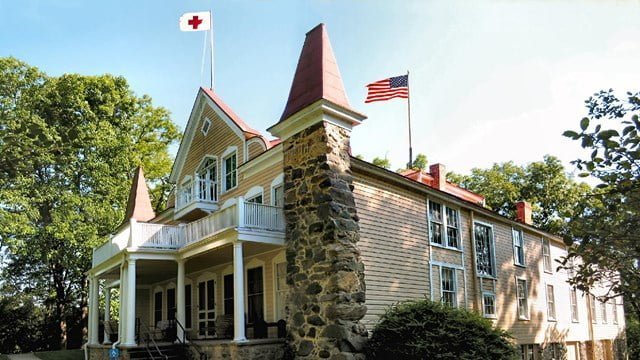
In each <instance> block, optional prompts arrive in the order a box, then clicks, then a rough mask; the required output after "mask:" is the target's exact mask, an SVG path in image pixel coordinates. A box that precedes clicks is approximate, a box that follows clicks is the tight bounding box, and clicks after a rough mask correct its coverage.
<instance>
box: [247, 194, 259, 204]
mask: <svg viewBox="0 0 640 360" xmlns="http://www.w3.org/2000/svg"><path fill="white" fill-rule="evenodd" d="M247 202H248V203H254V204H262V194H260V195H256V196H253V197H250V198H249V199H247Z"/></svg>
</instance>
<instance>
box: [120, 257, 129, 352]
mask: <svg viewBox="0 0 640 360" xmlns="http://www.w3.org/2000/svg"><path fill="white" fill-rule="evenodd" d="M128 275H129V272H128V270H127V265H126V264H125V263H123V264H122V265H121V266H120V304H119V308H120V312H119V318H120V321H118V341H119V342H120V344H124V343H125V340H126V338H127V337H126V332H127V327H126V326H125V324H126V323H127V276H128Z"/></svg>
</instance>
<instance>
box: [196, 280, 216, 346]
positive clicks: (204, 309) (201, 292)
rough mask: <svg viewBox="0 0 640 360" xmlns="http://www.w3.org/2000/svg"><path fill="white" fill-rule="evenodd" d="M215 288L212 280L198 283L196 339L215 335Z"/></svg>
mask: <svg viewBox="0 0 640 360" xmlns="http://www.w3.org/2000/svg"><path fill="white" fill-rule="evenodd" d="M215 288H216V283H215V281H214V280H213V279H212V280H206V281H201V282H199V283H198V337H201V338H206V337H213V336H214V335H215V319H216V302H215Z"/></svg>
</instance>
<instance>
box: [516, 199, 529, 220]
mask: <svg viewBox="0 0 640 360" xmlns="http://www.w3.org/2000/svg"><path fill="white" fill-rule="evenodd" d="M516 220H517V221H519V222H521V223H525V224H527V225H531V224H533V220H532V219H531V204H529V203H528V202H526V201H518V202H517V203H516Z"/></svg>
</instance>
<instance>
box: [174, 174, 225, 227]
mask: <svg viewBox="0 0 640 360" xmlns="http://www.w3.org/2000/svg"><path fill="white" fill-rule="evenodd" d="M177 194H178V196H177V197H176V212H175V218H176V219H181V218H185V219H187V220H188V218H189V217H190V216H191V217H193V216H199V215H201V214H198V213H199V212H200V211H203V212H205V213H211V212H213V211H216V210H218V204H217V202H218V183H217V182H216V181H212V180H206V179H200V178H197V179H196V180H195V181H189V182H186V183H183V184H182V185H180V187H179V189H178V193H177Z"/></svg>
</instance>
